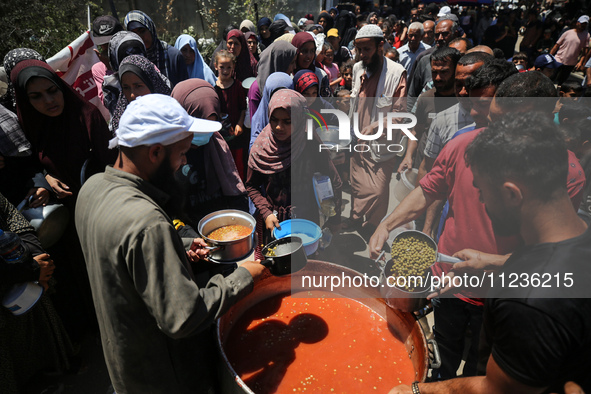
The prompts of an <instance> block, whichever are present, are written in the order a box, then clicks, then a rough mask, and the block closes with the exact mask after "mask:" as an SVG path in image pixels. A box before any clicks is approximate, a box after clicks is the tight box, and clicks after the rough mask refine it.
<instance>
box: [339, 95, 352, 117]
mask: <svg viewBox="0 0 591 394" xmlns="http://www.w3.org/2000/svg"><path fill="white" fill-rule="evenodd" d="M349 97H351V96H349V95H347V96H339V97H338V98H337V100H336V101H337V108H338V109H339V110H341V111H343V112H344V113H346V114H347V113H349V109H350V107H349V100H350V99H349Z"/></svg>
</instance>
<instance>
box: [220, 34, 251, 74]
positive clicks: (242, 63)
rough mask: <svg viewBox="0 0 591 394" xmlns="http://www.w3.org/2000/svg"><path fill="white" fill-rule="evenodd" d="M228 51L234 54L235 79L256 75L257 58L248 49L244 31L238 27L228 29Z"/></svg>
mask: <svg viewBox="0 0 591 394" xmlns="http://www.w3.org/2000/svg"><path fill="white" fill-rule="evenodd" d="M226 45H227V47H228V52H230V53H231V54H232V55H234V56H236V67H235V68H234V70H235V73H236V79H237V80H238V81H240V82H242V81H244V80H245V79H246V78H250V77H256V76H257V63H258V62H257V60H256V59H255V57H254V56H253V54H252V53H250V51H249V50H248V45H247V43H246V38H245V37H244V33H242V32H241V31H240V30H238V29H233V30H230V32H229V33H228V38H227V40H226Z"/></svg>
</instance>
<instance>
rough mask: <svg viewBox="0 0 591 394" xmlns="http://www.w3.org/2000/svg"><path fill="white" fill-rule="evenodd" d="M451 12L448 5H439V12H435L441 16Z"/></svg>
mask: <svg viewBox="0 0 591 394" xmlns="http://www.w3.org/2000/svg"><path fill="white" fill-rule="evenodd" d="M448 14H451V8H449V7H448V6H443V7H441V9H440V10H439V14H437V16H438V17H442V16H445V15H448Z"/></svg>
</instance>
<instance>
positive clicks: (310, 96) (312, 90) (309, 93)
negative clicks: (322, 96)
mask: <svg viewBox="0 0 591 394" xmlns="http://www.w3.org/2000/svg"><path fill="white" fill-rule="evenodd" d="M302 96H304V97H305V98H306V101H307V102H308V105H312V104H313V103H314V100H316V99H317V98H318V85H314V86H310V87H309V88H308V89H306V90H304V91H303V92H302Z"/></svg>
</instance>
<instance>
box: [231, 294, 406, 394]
mask: <svg viewBox="0 0 591 394" xmlns="http://www.w3.org/2000/svg"><path fill="white" fill-rule="evenodd" d="M302 294H303V293H299V297H298V296H297V295H296V296H295V297H292V296H291V295H290V294H289V293H288V294H282V295H278V296H275V297H271V298H269V299H267V300H264V301H262V302H260V303H258V304H256V305H255V306H253V307H252V308H250V309H249V310H248V311H246V312H245V313H244V314H243V315H242V316H241V317H240V318H239V319H238V320H237V321H236V322H235V323H234V325H233V327H232V328H231V329H230V332H229V335H228V337H227V340H226V341H225V343H224V351H225V352H226V355H227V357H228V360H229V361H230V363H231V364H232V367H233V368H234V370H235V371H236V373H238V375H239V376H240V378H241V379H242V380H243V381H244V382H245V383H246V384H247V385H248V387H249V388H250V389H251V390H252V391H254V392H255V393H257V394H264V393H275V392H277V393H294V392H297V393H302V392H306V391H316V392H321V393H331V392H334V393H367V392H376V393H386V392H388V391H389V390H390V389H391V388H392V387H394V386H397V385H399V384H411V383H412V382H413V381H414V380H415V371H414V368H413V365H412V362H411V360H410V358H409V355H408V352H407V350H406V348H405V346H404V344H403V343H401V342H400V341H399V340H398V339H396V338H395V337H394V336H393V335H392V334H391V332H390V331H389V330H388V324H387V322H386V321H385V320H384V319H382V317H381V316H379V315H378V314H377V313H376V312H374V311H373V310H371V309H370V308H368V307H367V306H365V305H363V304H361V303H359V302H357V301H355V300H352V299H348V298H300V297H301V296H302ZM320 295H321V293H319V292H306V297H320Z"/></svg>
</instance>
